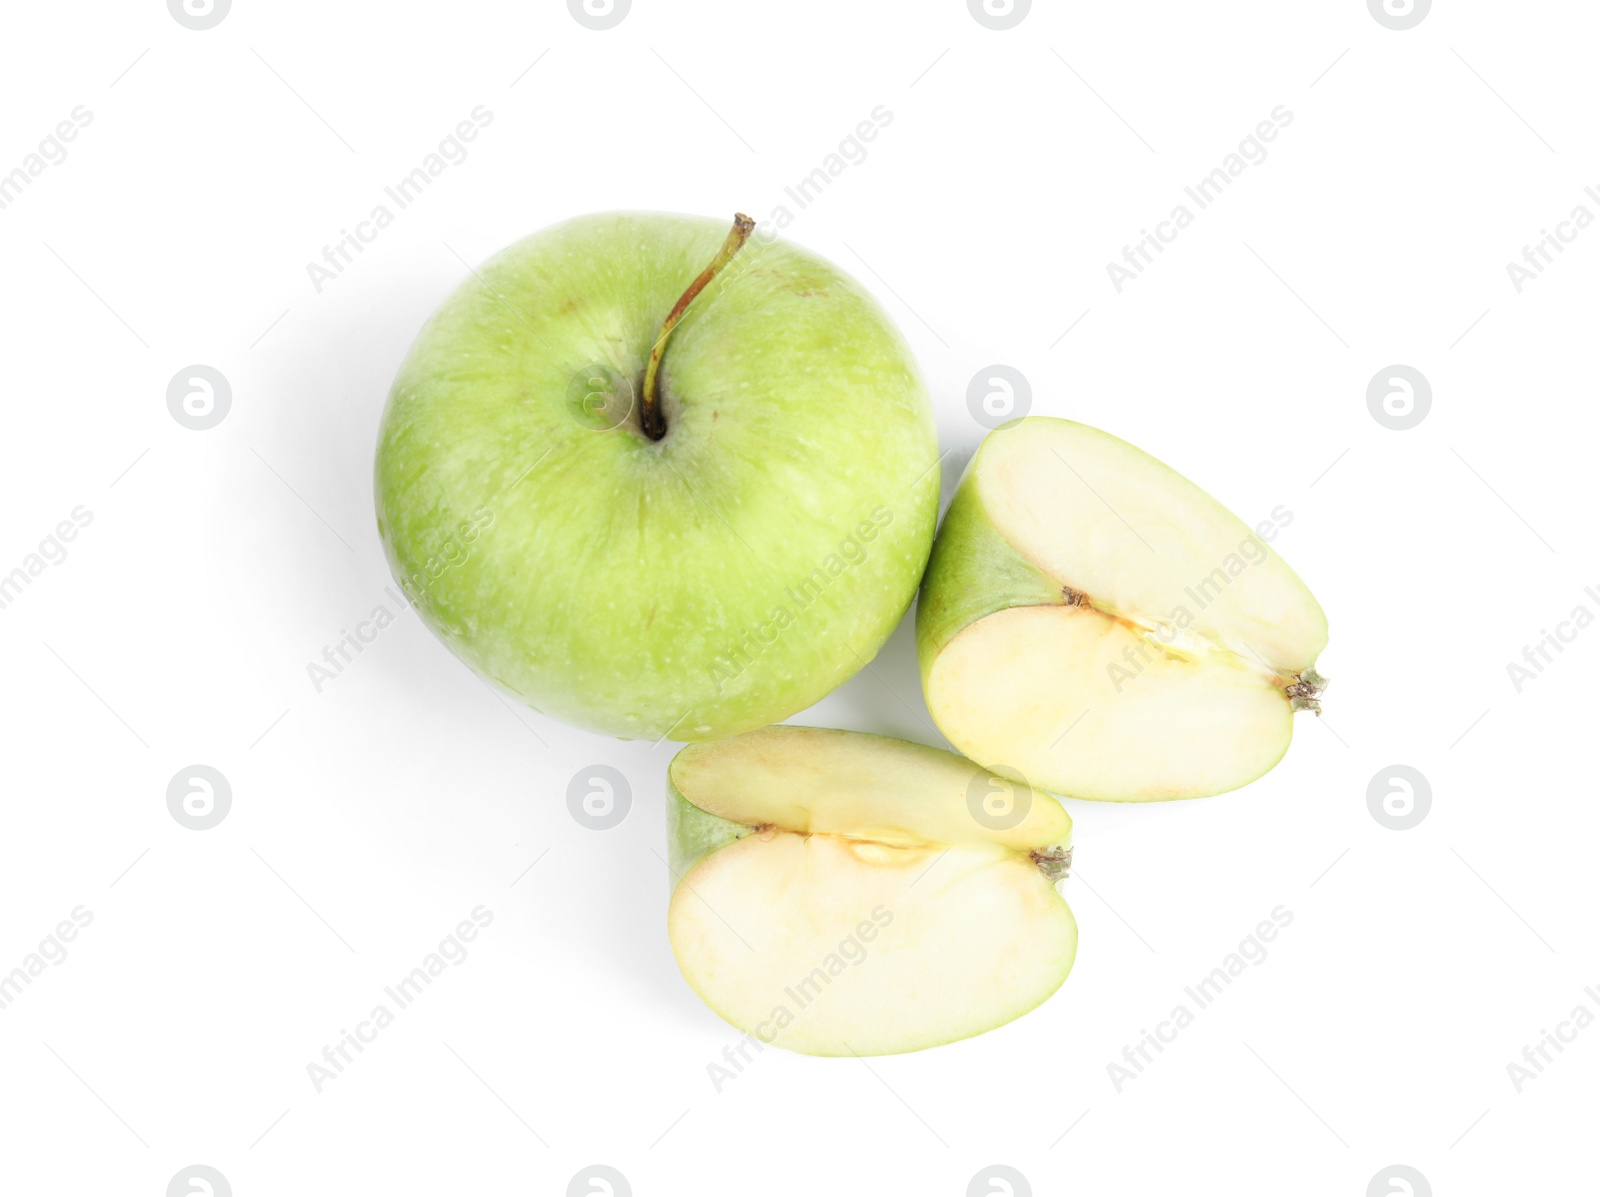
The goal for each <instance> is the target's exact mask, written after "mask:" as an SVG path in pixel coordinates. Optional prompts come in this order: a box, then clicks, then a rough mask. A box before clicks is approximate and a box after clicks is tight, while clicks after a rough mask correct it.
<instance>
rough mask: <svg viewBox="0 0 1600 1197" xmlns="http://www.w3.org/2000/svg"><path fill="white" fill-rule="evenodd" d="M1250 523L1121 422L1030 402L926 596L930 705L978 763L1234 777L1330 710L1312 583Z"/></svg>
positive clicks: (979, 487) (1230, 780)
mask: <svg viewBox="0 0 1600 1197" xmlns="http://www.w3.org/2000/svg"><path fill="white" fill-rule="evenodd" d="M1292 518H1293V516H1292V514H1291V513H1287V512H1285V511H1284V510H1283V509H1282V508H1279V509H1278V511H1277V513H1275V515H1274V518H1273V519H1270V520H1263V521H1262V522H1261V523H1260V524H1258V525H1256V527H1255V528H1250V527H1247V526H1246V525H1245V524H1244V523H1243V522H1242V521H1241V520H1240V519H1238V518H1237V517H1236V516H1234V515H1233V514H1232V513H1231V512H1229V511H1228V510H1227V509H1226V508H1225V507H1223V506H1222V505H1221V504H1220V503H1218V502H1217V501H1216V500H1215V499H1213V498H1211V496H1210V495H1208V494H1206V493H1205V492H1204V491H1202V490H1201V489H1200V488H1199V487H1197V486H1195V485H1194V484H1193V483H1192V482H1190V481H1189V480H1188V479H1186V478H1184V477H1183V476H1182V475H1180V474H1178V473H1176V472H1175V471H1173V470H1171V469H1169V468H1168V467H1167V466H1165V465H1163V464H1162V463H1161V462H1159V461H1157V460H1156V459H1155V458H1153V457H1150V456H1149V455H1148V454H1146V453H1143V452H1141V451H1140V450H1138V449H1136V448H1134V447H1133V446H1132V445H1130V444H1128V443H1127V442H1125V441H1121V440H1118V439H1117V438H1116V437H1114V436H1110V435H1108V434H1107V433H1104V432H1100V431H1098V430H1096V429H1093V428H1089V427H1086V426H1084V425H1082V424H1074V423H1072V422H1071V421H1068V420H1055V419H1048V418H1043V417H1034V418H1029V419H1024V420H1018V421H1014V422H1013V423H1011V424H1007V425H1005V426H1003V427H1001V428H999V429H997V430H996V431H995V432H993V433H991V434H990V435H989V437H988V438H987V439H986V440H985V441H984V443H983V445H982V446H981V447H980V448H979V450H978V453H977V455H976V456H975V457H974V458H973V461H972V464H971V465H970V466H969V467H968V471H967V474H966V476H965V477H964V478H963V480H962V483H961V485H960V487H959V488H958V490H957V492H956V497H955V499H954V500H953V501H952V503H951V506H950V510H949V512H948V513H947V514H946V516H945V520H944V525H943V526H942V527H941V529H940V532H939V538H938V540H937V542H936V543H935V545H934V552H933V558H932V561H931V562H930V564H929V568H928V573H927V576H926V578H925V579H924V582H923V590H922V596H921V599H920V601H919V604H918V610H917V641H918V651H919V656H920V658H921V664H922V676H923V689H924V693H925V695H926V697H927V700H928V709H929V710H930V711H931V712H932V714H933V717H934V720H935V721H936V722H937V723H938V724H939V727H940V729H941V730H943V732H944V733H945V735H946V736H948V737H949V738H950V742H951V743H952V744H953V745H955V747H956V748H958V749H960V750H961V751H962V752H964V753H966V754H967V755H969V756H971V757H972V758H973V759H974V760H976V761H978V762H980V763H981V764H983V765H984V766H985V767H987V768H990V769H993V770H995V771H996V772H998V773H1002V774H1005V775H1007V776H1011V777H1016V778H1024V779H1026V780H1027V781H1028V782H1030V783H1032V784H1033V785H1037V786H1040V787H1042V788H1044V789H1048V790H1052V791H1054V792H1056V793H1060V794H1068V795H1071V796H1074V797H1079V798H1096V799H1108V800H1118V801H1148V800H1154V799H1167V798H1194V797H1200V796H1203V795H1207V794H1216V793H1221V792H1222V791H1224V790H1230V789H1234V788H1235V787H1237V786H1241V785H1244V784H1245V783H1247V782H1249V781H1252V780H1254V779H1255V778H1257V777H1259V776H1261V775H1262V774H1263V773H1265V772H1267V771H1268V770H1269V769H1271V768H1272V766H1273V765H1275V764H1276V763H1277V762H1278V761H1279V759H1281V758H1282V756H1283V754H1284V752H1285V751H1286V750H1287V748H1288V746H1289V739H1290V735H1291V731H1292V715H1293V712H1294V711H1296V710H1302V709H1310V710H1320V706H1319V702H1318V696H1319V695H1320V694H1321V692H1322V688H1323V686H1324V685H1325V682H1324V680H1323V679H1322V678H1321V677H1319V676H1318V675H1317V673H1316V671H1315V669H1314V668H1313V666H1314V665H1315V662H1316V658H1317V654H1318V653H1320V652H1321V651H1322V648H1323V647H1324V645H1326V643H1327V638H1328V625H1327V619H1326V617H1325V616H1324V615H1323V613H1322V608H1321V607H1320V606H1318V605H1317V601H1316V599H1314V598H1313V597H1312V596H1311V592H1310V591H1309V590H1307V589H1306V586H1305V584H1304V583H1303V582H1301V581H1300V579H1299V578H1298V577H1297V576H1295V573H1294V571H1293V570H1291V569H1290V568H1289V567H1288V566H1287V565H1286V564H1284V562H1283V559H1282V558H1280V557H1279V556H1278V555H1277V553H1275V552H1273V550H1272V549H1271V548H1270V547H1268V544H1267V542H1268V541H1270V540H1272V539H1275V538H1276V536H1277V534H1278V531H1279V529H1280V527H1281V526H1282V525H1284V524H1287V522H1288V521H1289V520H1290V519H1292Z"/></svg>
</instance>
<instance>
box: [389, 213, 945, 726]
mask: <svg viewBox="0 0 1600 1197" xmlns="http://www.w3.org/2000/svg"><path fill="white" fill-rule="evenodd" d="M752 227H753V222H751V221H750V220H749V218H748V217H743V216H741V217H740V218H739V219H738V220H737V221H736V222H735V225H734V229H733V231H732V232H731V233H730V232H728V229H727V226H726V225H725V224H719V223H718V222H716V221H711V220H705V219H700V218H697V217H687V216H669V215H650V214H634V213H607V214H603V215H593V216H585V217H580V218H578V219H575V220H571V221H568V222H566V223H565V224H560V225H557V226H555V227H553V228H549V229H546V230H544V231H543V232H541V233H537V234H535V235H534V236H532V237H529V238H527V239H526V240H524V241H521V242H518V243H517V244H515V245H513V246H511V247H510V248H509V249H506V250H505V251H503V252H502V253H501V254H499V256H497V257H495V258H494V259H492V260H491V261H490V262H488V263H487V264H485V265H484V266H482V267H480V268H479V269H477V270H475V271H474V272H473V276H472V278H471V279H469V280H468V281H467V282H466V283H464V284H463V285H462V287H461V288H460V290H458V291H457V292H456V293H455V294H454V295H452V296H451V297H450V298H449V299H448V300H446V301H445V303H444V305H443V306H442V307H441V308H440V309H439V310H438V311H437V312H436V313H435V314H434V315H433V317H432V319H430V320H429V322H428V323H427V325H426V326H425V327H424V328H423V330H422V332H421V333H420V334H419V336H418V337H417V340H416V343H415V344H414V345H413V346H412V348H411V352H410V354H409V355H408V356H407V358H406V360H405V363H404V364H403V365H402V366H401V368H400V373H399V376H398V377H397V378H396V379H395V383H394V388H393V390H392V391H391V393H390V395H389V403H388V407H387V409H386V410H385V412H384V415H383V425H382V428H381V430H380V433H379V438H378V452H377V470H376V475H377V477H376V490H377V511H378V529H379V532H380V534H381V536H382V539H383V543H384V546H385V549H386V551H387V553H388V557H389V561H390V565H391V568H392V569H393V570H394V573H395V576H396V577H397V578H398V579H399V580H400V582H401V583H402V585H404V586H405V587H406V589H407V592H408V594H409V596H410V597H411V599H412V601H413V602H414V604H415V606H416V609H417V611H418V612H419V614H421V616H422V617H423V619H424V620H425V621H426V622H427V623H428V624H429V625H430V626H432V628H433V629H434V630H435V631H436V632H437V633H438V635H439V636H440V637H441V638H442V639H443V640H444V641H445V643H446V644H447V645H449V646H450V648H452V649H453V650H454V651H455V652H456V653H457V654H458V655H459V656H460V657H461V658H462V659H463V660H465V661H466V662H467V663H468V664H469V665H471V666H472V667H473V668H474V669H476V670H477V671H478V672H479V673H481V674H482V675H484V676H485V677H487V678H489V679H491V680H492V681H494V682H496V683H497V684H499V685H500V686H502V687H503V688H505V689H506V690H508V691H510V692H511V693H513V694H515V695H517V696H518V697H520V698H521V699H522V700H523V701H524V702H526V703H528V704H529V705H530V706H532V707H534V708H536V709H537V710H540V711H543V712H546V713H548V714H551V715H554V716H557V717H559V718H562V719H565V720H568V721H570V722H572V723H576V724H579V725H581V726H584V727H588V728H591V729H593V730H596V731H602V732H608V733H611V734H613V735H618V736H625V737H642V738H650V739H660V738H664V737H666V736H669V735H670V736H673V737H674V738H676V739H680V740H702V739H710V738H714V737H717V736H723V735H728V734H730V733H734V732H738V731H742V730H745V729H749V728H753V727H759V726H762V725H764V724H767V723H772V722H776V721H778V720H781V719H784V718H786V717H788V716H789V715H791V714H793V713H794V712H796V711H798V710H801V709H802V708H804V707H807V706H810V705H811V704H812V703H814V702H816V701H817V700H818V699H820V698H822V697H823V696H824V695H825V694H827V693H828V692H829V691H830V690H832V689H833V688H834V687H836V686H837V685H839V683H841V682H842V681H844V680H845V679H846V678H847V677H849V676H850V675H851V674H853V673H855V672H856V671H857V670H858V669H860V668H861V666H862V665H863V664H865V663H866V662H867V661H868V660H870V659H871V658H872V656H873V654H874V653H875V652H876V651H877V650H878V648H879V647H880V646H881V645H882V643H883V641H884V640H885V639H886V638H887V637H888V635H889V633H890V631H892V630H893V628H894V626H895V623H896V622H897V621H898V620H899V618H900V616H901V615H902V614H903V613H904V612H905V610H906V608H907V607H908V606H909V605H910V602H911V599H912V597H913V596H914V594H915V591H916V586H917V582H918V579H919V578H920V577H921V575H922V570H923V567H924V565H925V564H926V562H927V556H928V551H929V548H930V546H931V543H932V539H933V527H934V522H935V520H936V518H937V507H938V497H939V471H938V469H937V465H938V449H937V447H936V440H935V434H934V427H933V417H932V413H931V411H930V408H929V405H928V400H927V396H926V393H925V391H924V389H923V384H922V381H921V377H920V375H919V373H918V370H917V366H916V363H915V361H914V360H913V358H912V355H911V352H910V350H909V348H908V347H907V345H906V343H905V341H904V340H903V339H902V338H901V336H900V334H899V333H898V331H897V330H896V329H895V327H894V325H893V324H892V323H891V322H890V320H889V318H888V316H887V315H885V313H884V312H883V310H882V308H880V307H879V306H878V304H877V303H876V302H874V301H873V299H872V297H871V296H870V295H868V294H867V292H866V291H865V290H864V289H863V288H862V287H861V286H860V285H859V284H857V283H856V282H855V281H853V280H852V279H851V278H849V277H848V276H847V275H845V274H844V273H843V272H842V271H840V270H838V269H836V268H835V267H833V266H831V265H829V264H828V263H827V262H825V261H823V260H822V259H820V258H818V257H816V256H815V255H813V254H810V253H807V252H806V251H804V250H802V249H799V248H797V247H795V246H793V245H789V244H786V243H784V242H781V241H777V240H772V241H770V242H762V241H760V239H757V240H756V241H752V242H750V243H749V244H748V245H747V244H746V241H747V238H748V237H749V234H750V232H751V229H752Z"/></svg>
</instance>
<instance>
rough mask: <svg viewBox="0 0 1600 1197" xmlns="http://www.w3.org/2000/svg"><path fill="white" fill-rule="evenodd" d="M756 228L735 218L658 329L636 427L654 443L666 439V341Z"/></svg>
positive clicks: (746, 220) (740, 214) (742, 217)
mask: <svg viewBox="0 0 1600 1197" xmlns="http://www.w3.org/2000/svg"><path fill="white" fill-rule="evenodd" d="M755 227H756V222H755V221H753V220H751V219H750V218H749V217H748V216H746V215H745V214H744V213H743V212H736V213H735V214H734V217H733V228H732V229H731V230H730V231H729V233H728V238H727V240H726V241H724V242H723V243H722V248H721V249H719V250H717V256H716V257H714V258H712V259H711V265H709V266H707V267H706V268H705V269H704V270H702V271H701V272H700V277H699V278H697V279H695V280H694V282H692V283H690V284H689V289H688V290H687V291H685V292H684V293H683V295H682V296H681V297H680V298H679V299H678V302H677V303H676V304H674V305H673V307H672V311H671V312H669V313H668V314H667V319H666V321H665V323H663V324H662V325H661V335H660V336H659V337H657V338H656V343H655V347H654V348H653V349H651V350H650V364H649V365H648V366H646V367H645V371H644V397H643V399H642V401H641V403H640V407H639V426H640V427H641V428H643V429H644V434H645V435H646V436H647V437H649V438H650V439H651V440H653V441H658V440H660V439H661V438H662V437H664V436H666V435H667V421H666V419H665V418H664V417H663V416H662V414H661V407H660V405H659V404H658V403H657V402H656V375H657V374H658V373H659V372H660V370H661V355H662V353H663V352H664V351H665V350H666V347H667V338H668V337H670V336H671V335H672V330H673V329H674V328H676V327H677V326H678V321H679V320H681V319H683V313H684V312H685V311H686V310H687V309H688V307H689V305H690V304H691V303H693V302H694V298H695V296H696V295H699V294H700V292H702V291H704V290H705V289H706V285H707V284H708V283H710V282H711V280H712V279H714V278H716V277H717V275H718V273H720V272H721V270H722V268H723V267H724V266H726V265H727V264H728V263H729V262H730V261H732V260H733V255H734V254H736V253H738V252H739V251H740V250H741V249H743V248H744V243H745V242H746V241H748V240H749V239H750V233H751V232H752V231H753V230H754V229H755Z"/></svg>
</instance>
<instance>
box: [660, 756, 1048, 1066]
mask: <svg viewBox="0 0 1600 1197" xmlns="http://www.w3.org/2000/svg"><path fill="white" fill-rule="evenodd" d="M667 791H668V795H667V823H668V842H669V844H670V847H671V852H672V861H671V867H672V874H673V877H674V878H675V879H676V888H675V889H674V891H673V895H672V902H671V905H670V908H669V912H668V916H667V921H668V931H669V934H670V937H671V940H672V950H673V952H674V954H675V955H676V956H677V959H678V967H679V968H680V969H681V970H682V971H683V975H684V978H685V979H686V980H687V981H688V982H689V984H690V986H691V987H692V988H693V989H694V991H695V992H696V993H697V994H699V995H700V997H701V999H702V1000H703V1001H704V1002H705V1003H706V1005H708V1006H710V1007H711V1009H712V1010H714V1011H716V1013H718V1014H719V1015H721V1016H722V1017H723V1018H725V1019H726V1020H727V1021H728V1022H730V1023H732V1024H733V1025H734V1026H736V1027H738V1028H739V1029H740V1030H742V1031H745V1032H747V1033H748V1034H749V1035H751V1036H753V1037H755V1038H756V1039H759V1040H760V1041H761V1042H762V1043H770V1044H776V1045H777V1046H779V1047H785V1048H788V1049H790V1050H792V1051H797V1052H805V1053H808V1054H810V1055H818V1056H846V1055H861V1056H866V1055H887V1054H891V1053H895V1052H908V1051H916V1050H917V1049H919V1048H924V1047H932V1046H935V1045H937V1044H941V1043H950V1042H953V1041H954V1040H957V1039H965V1038H967V1037H968V1036H970V1035H977V1034H979V1033H981V1032H983V1031H987V1030H991V1029H993V1028H994V1027H998V1026H1000V1025H1002V1024H1003V1023H1007V1022H1010V1021H1011V1020H1012V1019H1014V1018H1016V1017H1018V1016H1019V1015H1021V1014H1025V1013H1026V1012H1027V1011H1029V1010H1031V1009H1033V1008H1034V1007H1035V1006H1037V1005H1038V1004H1039V1003H1041V1002H1043V1001H1044V1000H1045V999H1046V998H1048V997H1049V996H1050V995H1051V994H1052V993H1054V992H1055V990H1056V988H1057V987H1058V986H1059V985H1060V984H1061V982H1062V981H1063V980H1064V979H1065V978H1066V975H1067V973H1068V971H1069V970H1070V969H1071V968H1072V960H1073V956H1074V954H1075V953H1076V951H1077V944H1078V929H1077V924H1076V923H1075V922H1074V921H1073V918H1072V912H1071V910H1069V909H1068V908H1067V904H1066V902H1065V901H1063V900H1062V898H1061V896H1060V894H1059V893H1057V890H1056V885H1057V883H1058V882H1059V881H1060V880H1061V879H1062V878H1064V877H1065V875H1066V869H1067V864H1068V860H1069V856H1070V854H1069V852H1068V849H1067V843H1068V841H1069V839H1070V836H1071V832H1072V820H1071V819H1070V818H1068V816H1067V813H1066V812H1065V811H1064V810H1062V808H1061V804H1060V803H1058V802H1057V801H1056V800H1055V799H1054V798H1052V797H1050V796H1049V795H1048V794H1043V793H1040V792H1038V791H1035V790H1031V789H1030V788H1029V787H1027V786H1024V785H1019V784H1017V783H1016V782H1013V781H1009V780H1007V779H1004V778H1000V777H996V776H995V775H993V774H991V773H989V772H987V771H985V770H983V769H979V768H978V767H977V766H975V765H973V763H972V762H971V761H968V760H964V759H962V758H961V757H959V756H956V755H954V754H953V753H949V752H941V751H939V750H938V749H934V748H927V747H924V746H922V745H920V744H910V743H906V742H905V741H902V740H892V739H887V738H885V737H883V736H873V735H866V734H863V733H860V732H847V731H827V730H822V729H819V728H809V727H789V726H782V727H769V728H764V729H762V730H760V731H754V732H747V733H746V734H744V735H741V736H735V737H733V738H731V739H726V740H718V741H714V742H712V743H709V744H695V745H691V746H690V747H688V748H685V749H684V750H683V751H682V752H680V753H679V754H678V756H677V757H676V758H675V759H674V760H673V762H672V765H671V767H670V769H669V773H668V786H667Z"/></svg>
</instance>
